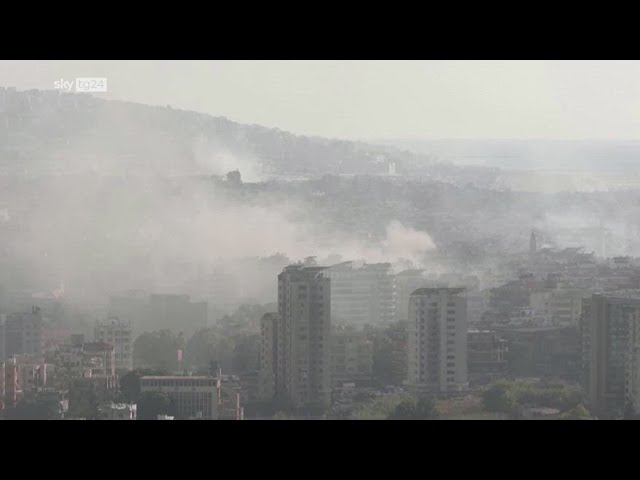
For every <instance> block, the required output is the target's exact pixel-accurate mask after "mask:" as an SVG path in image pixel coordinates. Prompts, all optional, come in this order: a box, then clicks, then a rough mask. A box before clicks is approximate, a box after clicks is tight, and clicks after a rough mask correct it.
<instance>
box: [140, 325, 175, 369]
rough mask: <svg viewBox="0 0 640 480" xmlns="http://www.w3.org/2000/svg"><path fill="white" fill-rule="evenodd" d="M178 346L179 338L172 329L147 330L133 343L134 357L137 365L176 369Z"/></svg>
mask: <svg viewBox="0 0 640 480" xmlns="http://www.w3.org/2000/svg"><path fill="white" fill-rule="evenodd" d="M178 346H179V345H178V338H177V337H176V335H175V334H174V333H173V332H171V330H158V331H154V332H145V333H143V334H142V335H140V336H139V337H138V338H136V340H135V342H134V343H133V358H134V361H135V363H136V365H140V366H143V367H147V368H149V367H151V368H160V369H163V370H169V371H175V370H176V369H177V368H178V354H177V351H178Z"/></svg>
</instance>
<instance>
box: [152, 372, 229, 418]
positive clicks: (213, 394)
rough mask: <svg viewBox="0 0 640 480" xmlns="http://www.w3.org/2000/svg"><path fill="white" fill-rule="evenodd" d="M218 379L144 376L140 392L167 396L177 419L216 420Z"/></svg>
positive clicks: (208, 377) (207, 377)
mask: <svg viewBox="0 0 640 480" xmlns="http://www.w3.org/2000/svg"><path fill="white" fill-rule="evenodd" d="M219 388H220V378H217V377H211V376H146V377H142V378H141V379H140V392H141V393H145V392H160V393H164V394H165V395H167V396H168V397H169V398H170V399H171V401H172V403H173V405H174V407H175V411H176V416H177V418H179V419H183V420H187V419H189V418H195V417H196V416H197V415H198V414H201V415H202V418H203V419H204V420H217V419H218V398H219Z"/></svg>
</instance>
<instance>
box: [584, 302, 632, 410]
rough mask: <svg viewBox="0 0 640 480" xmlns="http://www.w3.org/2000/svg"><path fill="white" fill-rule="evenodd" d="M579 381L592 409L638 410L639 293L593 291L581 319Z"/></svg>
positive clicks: (585, 304) (585, 303)
mask: <svg viewBox="0 0 640 480" xmlns="http://www.w3.org/2000/svg"><path fill="white" fill-rule="evenodd" d="M580 333H581V339H582V381H583V388H584V391H585V393H586V395H587V398H588V403H589V409H590V411H591V413H592V414H593V415H595V416H597V417H599V418H616V417H619V416H621V415H623V414H624V412H626V411H628V409H632V410H633V411H634V412H635V413H638V412H640V297H635V298H624V297H616V296H607V295H592V296H591V298H585V299H584V300H583V305H582V317H581V321H580Z"/></svg>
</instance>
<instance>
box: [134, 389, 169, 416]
mask: <svg viewBox="0 0 640 480" xmlns="http://www.w3.org/2000/svg"><path fill="white" fill-rule="evenodd" d="M171 414H174V409H173V405H172V403H171V400H170V398H169V397H168V396H167V395H166V394H164V393H161V392H144V393H143V394H141V395H140V397H139V398H138V411H137V418H138V420H156V419H157V418H158V415H171Z"/></svg>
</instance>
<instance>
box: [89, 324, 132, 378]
mask: <svg viewBox="0 0 640 480" xmlns="http://www.w3.org/2000/svg"><path fill="white" fill-rule="evenodd" d="M94 337H95V340H96V342H101V343H108V344H110V345H112V346H113V353H114V362H115V368H116V371H117V372H118V373H121V372H129V371H131V370H133V329H132V325H131V322H128V321H124V320H120V319H119V318H116V317H112V318H109V319H107V320H98V321H97V322H96V325H95V330H94Z"/></svg>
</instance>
